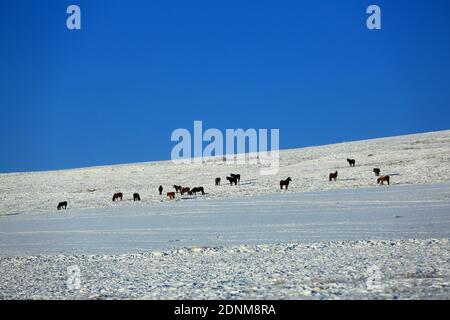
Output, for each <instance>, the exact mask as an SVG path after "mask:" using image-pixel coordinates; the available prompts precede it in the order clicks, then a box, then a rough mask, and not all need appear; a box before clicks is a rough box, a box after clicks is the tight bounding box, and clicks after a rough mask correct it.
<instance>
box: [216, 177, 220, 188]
mask: <svg viewBox="0 0 450 320" xmlns="http://www.w3.org/2000/svg"><path fill="white" fill-rule="evenodd" d="M216 186H220V178H216Z"/></svg>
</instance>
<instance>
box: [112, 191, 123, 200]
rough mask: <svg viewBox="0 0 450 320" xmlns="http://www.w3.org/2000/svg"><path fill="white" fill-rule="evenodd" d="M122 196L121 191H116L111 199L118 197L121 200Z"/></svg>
mask: <svg viewBox="0 0 450 320" xmlns="http://www.w3.org/2000/svg"><path fill="white" fill-rule="evenodd" d="M122 198H123V194H122V192H117V193H114V195H113V198H112V201H117V200H119V199H120V201H122Z"/></svg>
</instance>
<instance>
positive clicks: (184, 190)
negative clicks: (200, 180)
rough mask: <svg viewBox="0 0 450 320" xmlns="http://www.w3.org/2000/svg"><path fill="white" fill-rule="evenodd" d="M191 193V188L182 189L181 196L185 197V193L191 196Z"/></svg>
mask: <svg viewBox="0 0 450 320" xmlns="http://www.w3.org/2000/svg"><path fill="white" fill-rule="evenodd" d="M190 191H191V189H189V187H184V188H181V195H183V194H185V193H187V194H189V192H190Z"/></svg>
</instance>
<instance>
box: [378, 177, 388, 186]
mask: <svg viewBox="0 0 450 320" xmlns="http://www.w3.org/2000/svg"><path fill="white" fill-rule="evenodd" d="M389 180H390V177H389V176H381V177H379V178H378V179H377V183H378V184H379V185H380V186H382V185H384V182H387V184H388V185H389Z"/></svg>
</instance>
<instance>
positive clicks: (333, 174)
mask: <svg viewBox="0 0 450 320" xmlns="http://www.w3.org/2000/svg"><path fill="white" fill-rule="evenodd" d="M337 176H338V172H337V171H336V172H332V173H330V175H329V179H330V181H332V180H334V181H336V180H337Z"/></svg>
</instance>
